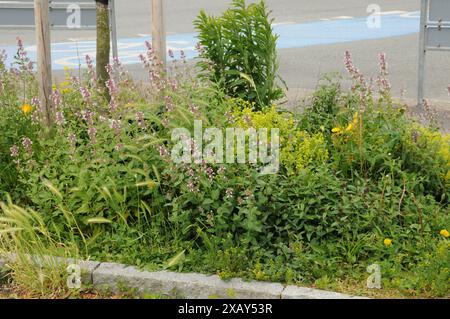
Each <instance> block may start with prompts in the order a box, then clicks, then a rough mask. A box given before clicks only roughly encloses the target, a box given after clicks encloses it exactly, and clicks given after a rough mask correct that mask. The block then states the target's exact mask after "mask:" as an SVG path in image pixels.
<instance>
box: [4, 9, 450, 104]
mask: <svg viewBox="0 0 450 319" xmlns="http://www.w3.org/2000/svg"><path fill="white" fill-rule="evenodd" d="M266 2H267V4H268V6H269V7H270V8H271V9H272V11H273V17H274V18H275V23H281V24H306V23H312V22H320V21H326V20H328V19H331V20H341V21H344V20H347V19H350V18H366V17H367V16H368V15H369V14H368V13H367V7H368V6H369V5H370V4H371V3H374V1H373V0H339V1H336V0H315V1H311V0H267V1H266ZM116 3H117V4H116V6H117V20H118V33H119V38H138V37H144V36H145V35H148V34H150V32H151V7H150V4H151V3H150V0H132V1H130V0H116ZM228 3H229V1H227V0H166V17H167V27H166V28H167V32H168V35H179V34H185V33H192V32H194V31H195V30H194V27H193V25H192V21H193V20H194V19H195V17H196V15H197V14H198V12H199V10H200V9H205V10H206V11H207V12H209V13H212V14H218V13H220V12H222V11H223V10H225V9H226V8H227V6H228ZM376 3H377V4H378V5H379V6H380V7H381V10H382V11H383V12H386V11H389V12H391V11H401V12H415V11H418V10H419V7H420V0H377V1H376ZM388 27H389V28H391V30H386V31H387V33H389V31H393V29H395V25H394V26H391V25H389V26H388ZM381 28H383V25H381ZM385 28H387V26H385ZM356 31H357V30H355V32H356ZM18 35H19V36H20V37H21V38H23V39H24V41H25V43H26V44H29V45H31V44H33V43H34V33H33V32H32V31H24V30H22V31H11V30H8V31H5V30H1V31H0V49H1V47H2V46H9V45H12V44H14V43H15V39H16V36H18ZM343 38H344V39H345V34H344V35H343ZM87 40H95V32H93V31H53V32H52V41H53V42H70V41H87ZM346 50H349V51H350V52H351V53H352V55H353V59H354V62H355V64H356V65H357V66H358V67H359V68H360V69H361V70H362V71H363V72H364V73H365V74H366V75H367V77H370V76H372V75H375V74H376V71H377V66H378V65H377V54H378V53H379V52H386V53H387V57H388V61H389V67H390V77H391V82H392V87H393V92H394V95H396V96H400V95H401V92H402V91H404V92H405V93H404V94H405V96H406V97H407V98H411V99H414V98H415V97H416V91H417V68H418V67H417V60H418V57H417V56H418V34H417V33H415V32H413V33H410V34H407V35H402V36H393V37H390V36H386V37H383V38H380V39H370V40H368V39H362V40H359V41H353V42H343V41H339V40H337V41H334V43H331V44H330V43H326V44H318V45H308V46H302V47H292V48H284V49H280V51H279V52H280V71H281V76H282V77H283V78H284V79H285V80H286V82H287V84H288V86H289V88H290V90H291V92H303V91H309V90H312V89H314V87H316V85H317V82H318V79H319V78H320V77H321V76H323V75H325V74H327V73H330V72H340V73H342V74H344V75H345V69H344V66H343V56H344V52H345V51H346ZM130 69H131V70H133V71H135V72H136V73H137V74H138V73H139V72H140V67H139V66H131V67H130ZM427 72H428V74H427V87H426V94H427V97H429V98H430V99H435V100H439V101H442V104H444V102H450V97H449V95H448V91H447V86H448V85H449V83H450V53H441V52H433V53H431V54H430V55H429V59H428V68H427ZM291 94H292V93H291ZM439 103H441V102H439Z"/></svg>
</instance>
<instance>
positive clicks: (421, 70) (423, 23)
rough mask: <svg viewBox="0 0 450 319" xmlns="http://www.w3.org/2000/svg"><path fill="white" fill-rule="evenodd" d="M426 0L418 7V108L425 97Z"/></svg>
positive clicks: (422, 103)
mask: <svg viewBox="0 0 450 319" xmlns="http://www.w3.org/2000/svg"><path fill="white" fill-rule="evenodd" d="M428 4H429V2H428V0H422V3H421V8H420V36H419V77H418V80H419V87H418V91H417V92H418V95H417V105H418V106H419V108H423V106H424V98H425V94H424V91H425V75H426V74H425V64H426V54H427V49H426V43H427V33H428V32H427V24H428Z"/></svg>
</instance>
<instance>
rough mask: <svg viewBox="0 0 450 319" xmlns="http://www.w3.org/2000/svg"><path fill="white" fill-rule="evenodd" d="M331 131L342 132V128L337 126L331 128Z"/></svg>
mask: <svg viewBox="0 0 450 319" xmlns="http://www.w3.org/2000/svg"><path fill="white" fill-rule="evenodd" d="M331 132H333V133H334V134H341V133H342V129H341V128H340V127H335V128H333V129H332V130H331Z"/></svg>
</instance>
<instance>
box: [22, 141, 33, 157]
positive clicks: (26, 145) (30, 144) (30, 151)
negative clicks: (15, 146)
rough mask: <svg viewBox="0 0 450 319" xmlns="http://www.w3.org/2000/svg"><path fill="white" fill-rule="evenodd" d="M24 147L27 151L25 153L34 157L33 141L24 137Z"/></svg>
mask: <svg viewBox="0 0 450 319" xmlns="http://www.w3.org/2000/svg"><path fill="white" fill-rule="evenodd" d="M22 146H23V148H24V149H25V152H26V153H27V154H28V156H32V155H33V141H31V140H30V139H29V138H28V137H24V138H23V139H22Z"/></svg>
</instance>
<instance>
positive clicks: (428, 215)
mask: <svg viewBox="0 0 450 319" xmlns="http://www.w3.org/2000/svg"><path fill="white" fill-rule="evenodd" d="M236 3H240V1H237V2H236ZM252 8H253V9H249V10H263V8H264V6H261V7H257V8H258V9H256V7H252ZM239 10H246V7H242V8H241V9H239ZM238 12H241V11H238ZM258 12H259V14H262V13H263V12H265V11H258ZM234 13H235V14H236V12H234ZM229 14H232V13H229ZM262 16H263V17H265V19H266V20H267V19H268V17H267V16H265V15H264V14H262ZM260 18H261V17H260ZM202 19H207V18H206V16H205V15H204V14H202V15H201V16H200V17H199V21H198V22H197V24H198V25H199V26H200V27H201V26H202V25H203V24H204V25H207V22H202ZM262 22H263V21H261V23H262ZM208 23H209V22H208ZM211 23H212V22H211ZM224 23H225V22H224ZM263 24H264V23H263ZM269 25H270V23H269ZM230 36H231V35H230ZM269 38H270V39H269V40H267V39H266V40H264V41H273V40H274V38H273V37H272V36H270V37H269ZM230 41H231V40H230ZM233 41H234V40H233ZM261 41H263V40H261ZM269 44H270V45H272V42H270V43H269ZM269 44H268V45H269ZM147 48H148V51H147V52H146V53H145V54H143V55H142V56H141V60H142V64H143V66H144V67H145V68H146V70H147V71H148V76H149V81H148V82H146V83H137V82H135V81H133V80H132V79H131V77H130V76H129V75H128V74H127V72H126V70H125V69H124V67H123V66H122V65H121V63H120V61H118V60H116V61H113V63H112V64H111V65H110V66H108V71H109V75H110V79H109V80H108V82H107V83H106V86H107V89H108V91H109V97H108V98H106V97H105V94H103V91H102V90H101V89H100V87H99V83H98V81H97V79H96V76H95V72H94V69H93V64H92V60H91V58H90V57H89V56H87V57H86V64H87V70H86V72H84V73H83V75H82V76H81V77H78V76H74V75H73V74H72V73H71V72H70V70H67V75H66V79H65V80H64V81H62V82H59V83H56V84H55V86H54V89H53V94H52V101H53V106H54V112H53V117H54V118H53V120H54V123H55V125H54V127H53V129H52V130H51V131H50V132H44V130H43V129H42V127H41V124H40V123H41V121H40V112H39V107H40V106H39V102H38V100H37V99H36V92H37V90H36V83H35V79H34V76H33V72H32V66H31V65H30V61H29V59H28V58H27V56H26V52H25V51H24V50H23V45H22V43H21V42H19V48H18V55H17V56H16V64H15V65H13V67H12V68H7V67H6V66H5V64H4V61H5V58H4V56H3V55H1V58H0V110H1V113H2V115H3V116H2V117H1V118H0V127H1V128H2V134H1V136H0V164H1V167H2V169H1V171H0V196H1V200H2V201H3V202H4V203H3V204H2V206H1V207H2V210H1V213H0V240H1V243H0V248H1V249H2V252H3V253H6V252H15V253H18V254H19V255H21V256H24V255H25V254H31V255H36V254H38V255H49V254H52V255H59V256H66V257H72V258H77V259H78V258H79V259H94V260H98V261H115V262H123V263H128V264H133V265H137V266H139V267H143V268H146V269H151V270H156V269H170V270H174V271H198V272H204V273H217V274H219V275H220V276H221V277H223V278H230V277H235V276H240V277H244V278H248V279H257V280H263V281H279V282H283V283H292V284H299V285H308V286H314V287H320V288H328V289H336V290H343V291H350V292H356V293H371V292H368V290H367V289H365V287H366V279H367V277H368V275H369V274H368V273H367V267H368V266H370V265H373V264H377V265H379V266H380V268H381V274H382V277H381V280H382V288H383V291H390V292H391V295H394V296H409V297H414V296H420V297H448V296H449V285H448V282H449V279H450V278H449V276H450V273H449V269H450V267H449V266H450V256H449V245H450V243H449V240H448V237H449V232H448V230H449V228H450V218H449V189H450V187H449V186H450V136H449V135H448V134H443V133H441V132H440V131H439V129H438V128H436V127H434V126H433V125H432V123H431V124H430V125H424V124H419V123H418V122H416V121H415V120H413V119H412V118H411V117H409V116H408V109H407V107H406V106H405V105H402V104H401V103H398V102H395V101H394V99H393V98H392V97H391V94H390V85H389V81H388V78H387V69H388V67H387V62H386V57H385V55H384V54H380V55H379V57H378V60H379V69H380V70H379V74H378V75H376V76H375V77H374V80H373V81H371V80H370V79H366V78H365V77H364V76H363V75H362V74H361V73H360V72H359V70H358V69H357V67H356V66H355V65H354V63H353V61H352V59H351V56H350V53H348V52H347V53H346V54H345V60H344V63H345V65H346V67H347V70H348V72H349V76H350V78H351V79H352V83H353V85H352V87H351V88H350V89H349V90H347V88H343V87H342V86H341V84H340V83H339V81H338V80H336V79H331V80H324V81H322V82H321V84H320V85H319V86H318V88H317V90H316V92H315V93H314V95H313V96H312V98H311V99H310V101H309V102H305V103H304V104H303V105H299V108H298V110H295V111H294V112H288V111H286V110H283V109H281V108H279V107H277V106H276V105H274V104H273V103H274V100H276V98H274V97H269V95H270V94H269V93H267V94H269V95H267V94H266V93H264V94H266V95H265V96H266V97H267V98H266V99H264V100H256V99H255V92H253V91H252V89H251V87H252V86H250V87H249V86H245V89H242V90H241V87H240V86H238V87H239V90H240V93H239V94H232V93H230V91H228V90H224V87H223V85H224V82H223V81H221V80H217V81H216V79H214V78H211V77H208V75H211V74H213V75H214V74H215V73H208V72H211V71H210V70H209V69H207V68H204V65H205V63H208V62H211V63H212V65H213V64H214V63H216V61H214V58H213V55H212V54H213V53H214V50H216V49H215V48H213V47H208V46H201V47H200V48H199V49H200V50H201V52H203V60H201V62H200V63H201V65H200V71H199V72H200V75H198V73H194V72H191V71H190V70H189V68H188V67H187V66H186V63H185V60H184V59H185V58H184V54H183V52H181V53H180V56H179V57H177V60H178V62H177V61H175V62H172V63H171V65H170V66H169V70H168V71H167V72H166V71H163V70H162V69H161V65H160V63H158V61H157V60H156V58H155V55H154V52H153V50H152V48H151V45H150V44H148V43H147ZM246 49H247V50H248V49H250V48H247V47H243V48H240V50H244V51H245V50H246ZM252 50H253V49H252ZM273 54H275V53H273ZM205 58H206V59H208V58H209V59H212V61H211V60H204V59H205ZM273 58H276V57H273V56H272V57H271V58H270V60H271V61H272V59H273ZM223 63H225V64H227V63H230V67H231V66H232V65H234V63H235V62H234V61H233V59H231V60H230V61H229V60H227V59H225V60H224V61H223ZM225 69H228V67H227V66H225ZM214 76H215V75H214ZM244 79H245V76H244ZM247 80H248V79H247ZM233 81H235V80H233ZM252 82H254V84H255V86H256V91H259V90H260V89H259V88H258V85H260V84H261V85H263V86H267V85H269V86H270V87H266V88H265V89H264V90H266V91H265V92H276V91H277V90H278V89H279V88H278V87H276V84H274V83H273V82H271V83H270V84H265V83H262V82H261V81H260V80H257V79H256V78H255V77H252ZM225 83H226V82H225ZM243 83H244V82H243ZM233 85H234V84H233ZM226 86H227V88H231V87H230V86H229V84H226ZM234 92H236V91H234ZM261 92H262V91H261ZM196 120H197V121H199V120H201V121H202V123H203V126H204V128H206V127H216V128H221V129H225V128H230V127H234V128H243V129H247V128H255V129H258V128H267V129H271V128H278V129H279V130H280V146H281V151H280V170H279V172H278V173H277V174H270V175H261V174H260V172H259V170H258V166H257V165H250V164H245V165H243V164H238V163H234V164H215V163H209V162H208V161H202V162H199V163H197V164H195V163H194V164H182V163H181V164H177V163H175V162H174V160H173V159H172V157H171V150H172V149H173V147H174V142H172V133H173V131H174V129H176V128H180V127H182V128H186V129H188V130H189V131H191V132H192V131H193V129H194V121H196ZM186 138H187V139H189V137H186ZM191 144H192V146H193V147H194V148H195V141H194V140H192V143H191ZM193 150H194V149H192V151H193ZM49 267H50V266H49ZM25 269H28V272H26V271H25ZM11 270H12V272H11V276H12V278H13V280H15V282H17V283H19V284H22V285H25V287H26V288H27V289H29V290H32V291H34V292H35V293H38V294H46V293H48V290H49V289H50V290H55V287H54V286H53V285H54V284H56V285H57V286H58V287H60V286H61V285H62V282H63V280H61V278H62V276H63V275H62V274H61V270H58V269H55V268H53V270H52V272H51V273H52V276H47V277H46V278H49V280H41V281H39V280H37V281H33V278H36V277H39V276H37V275H36V273H37V272H39V271H42V267H41V268H36V267H34V268H33V267H32V266H31V265H30V264H29V261H28V259H27V258H25V259H24V258H22V259H19V261H16V262H15V263H14V262H12V263H11ZM27 284H28V285H27ZM64 289H65V288H63V290H62V293H63V294H64V293H66V291H65V290H64Z"/></svg>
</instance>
